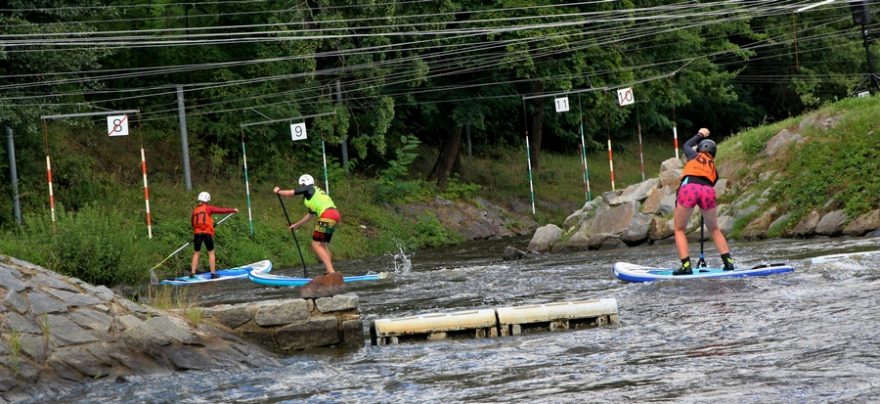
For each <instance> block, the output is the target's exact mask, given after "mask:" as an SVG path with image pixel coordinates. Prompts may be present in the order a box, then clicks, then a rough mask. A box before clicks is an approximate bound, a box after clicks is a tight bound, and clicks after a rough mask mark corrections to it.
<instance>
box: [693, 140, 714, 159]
mask: <svg viewBox="0 0 880 404" xmlns="http://www.w3.org/2000/svg"><path fill="white" fill-rule="evenodd" d="M717 151H718V146H716V145H715V142H714V141H712V140H710V139H703V140H701V141H700V145H699V146H697V152H706V153H709V154H711V155H712V157H715V152H717Z"/></svg>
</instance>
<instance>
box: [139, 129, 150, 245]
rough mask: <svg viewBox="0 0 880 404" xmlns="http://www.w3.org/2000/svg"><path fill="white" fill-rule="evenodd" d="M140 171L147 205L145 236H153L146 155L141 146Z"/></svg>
mask: <svg viewBox="0 0 880 404" xmlns="http://www.w3.org/2000/svg"><path fill="white" fill-rule="evenodd" d="M141 172H142V173H143V174H144V204H146V206H147V238H150V239H152V238H153V219H152V217H151V216H150V187H149V186H147V157H146V156H145V155H144V147H143V146H141Z"/></svg>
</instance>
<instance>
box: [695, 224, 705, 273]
mask: <svg viewBox="0 0 880 404" xmlns="http://www.w3.org/2000/svg"><path fill="white" fill-rule="evenodd" d="M705 267H706V257H705V256H704V255H703V212H700V259H699V260H698V261H697V268H705Z"/></svg>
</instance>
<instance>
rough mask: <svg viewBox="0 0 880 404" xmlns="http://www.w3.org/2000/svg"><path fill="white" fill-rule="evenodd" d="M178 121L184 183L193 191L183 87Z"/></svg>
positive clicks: (178, 100) (179, 97)
mask: <svg viewBox="0 0 880 404" xmlns="http://www.w3.org/2000/svg"><path fill="white" fill-rule="evenodd" d="M177 120H178V121H179V122H180V151H181V153H183V182H184V184H186V190H187V191H192V177H191V175H190V170H189V138H188V136H187V133H186V106H184V104H183V86H177Z"/></svg>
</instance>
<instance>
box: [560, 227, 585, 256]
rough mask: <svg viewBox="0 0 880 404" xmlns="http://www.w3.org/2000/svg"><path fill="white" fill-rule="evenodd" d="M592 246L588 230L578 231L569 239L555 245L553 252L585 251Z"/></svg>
mask: <svg viewBox="0 0 880 404" xmlns="http://www.w3.org/2000/svg"><path fill="white" fill-rule="evenodd" d="M589 248H590V237H589V235H588V234H587V233H586V232H581V231H578V232H576V233H574V234H572V235H571V237H569V238H568V240H565V241H562V242H559V243H556V244H554V245H553V248H552V250H551V251H552V252H554V253H556V252H570V251H585V250H587V249H589Z"/></svg>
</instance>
